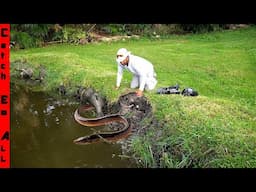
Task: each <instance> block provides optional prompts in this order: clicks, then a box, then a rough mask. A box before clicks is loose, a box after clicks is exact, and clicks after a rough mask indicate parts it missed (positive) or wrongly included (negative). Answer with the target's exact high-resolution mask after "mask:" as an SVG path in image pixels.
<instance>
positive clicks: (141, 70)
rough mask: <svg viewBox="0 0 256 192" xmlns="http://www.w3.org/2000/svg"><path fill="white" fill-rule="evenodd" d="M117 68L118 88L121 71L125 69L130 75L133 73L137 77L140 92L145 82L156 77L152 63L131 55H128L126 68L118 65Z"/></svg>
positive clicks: (121, 75) (121, 76)
mask: <svg viewBox="0 0 256 192" xmlns="http://www.w3.org/2000/svg"><path fill="white" fill-rule="evenodd" d="M117 67H118V68H117V80H116V86H117V87H119V86H120V84H121V81H122V78H123V71H124V70H125V69H127V70H129V71H130V72H131V73H133V75H136V76H138V77H139V89H140V90H141V91H143V90H144V88H145V84H146V80H147V79H148V78H151V77H153V76H155V75H156V74H155V71H154V67H153V65H152V63H150V62H149V61H148V60H146V59H144V58H142V57H139V56H135V55H131V54H130V55H129V63H128V66H127V65H122V64H120V63H118V65H117Z"/></svg>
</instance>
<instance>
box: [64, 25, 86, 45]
mask: <svg viewBox="0 0 256 192" xmlns="http://www.w3.org/2000/svg"><path fill="white" fill-rule="evenodd" d="M85 37H86V33H85V31H84V30H83V29H82V28H72V27H70V26H64V27H63V41H64V42H67V43H79V40H80V39H82V38H85Z"/></svg>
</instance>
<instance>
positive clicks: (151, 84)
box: [131, 74, 157, 91]
mask: <svg viewBox="0 0 256 192" xmlns="http://www.w3.org/2000/svg"><path fill="white" fill-rule="evenodd" d="M139 83H140V77H139V76H137V75H134V76H133V78H132V81H131V88H132V89H134V88H137V87H139ZM156 84H157V80H156V78H155V74H154V76H151V77H148V78H147V79H146V84H145V90H147V91H148V90H152V89H154V88H155V86H156Z"/></svg>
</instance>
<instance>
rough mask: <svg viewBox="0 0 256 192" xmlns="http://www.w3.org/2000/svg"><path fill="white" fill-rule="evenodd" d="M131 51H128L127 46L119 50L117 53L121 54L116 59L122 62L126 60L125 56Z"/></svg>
mask: <svg viewBox="0 0 256 192" xmlns="http://www.w3.org/2000/svg"><path fill="white" fill-rule="evenodd" d="M130 54H131V52H130V51H127V49H125V48H121V49H119V50H118V51H117V53H116V55H117V56H119V57H117V59H116V61H117V62H119V63H120V62H122V61H123V60H125V58H126V57H127V56H128V55H130Z"/></svg>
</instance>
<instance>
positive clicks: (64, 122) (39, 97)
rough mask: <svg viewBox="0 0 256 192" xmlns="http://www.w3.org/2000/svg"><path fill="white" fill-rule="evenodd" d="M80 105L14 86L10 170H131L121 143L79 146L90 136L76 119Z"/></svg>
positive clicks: (12, 89)
mask: <svg viewBox="0 0 256 192" xmlns="http://www.w3.org/2000/svg"><path fill="white" fill-rule="evenodd" d="M77 107H78V103H75V102H73V103H71V102H69V101H67V100H63V99H62V100H61V101H56V100H54V99H52V98H50V97H48V96H47V95H46V94H44V93H42V92H30V91H29V90H28V89H26V88H21V87H19V86H15V85H12V86H11V167H13V168H128V167H136V165H135V164H134V163H131V161H129V159H127V158H124V157H123V156H122V155H121V154H122V148H121V144H108V143H96V144H90V145H76V144H74V143H73V140H74V139H76V138H78V137H81V136H84V135H87V134H91V133H92V132H93V131H92V130H91V129H90V128H89V127H84V126H82V125H79V124H78V123H77V122H76V121H75V120H74V117H73V114H74V111H75V109H76V108H77Z"/></svg>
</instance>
